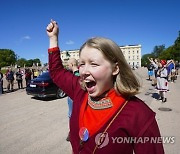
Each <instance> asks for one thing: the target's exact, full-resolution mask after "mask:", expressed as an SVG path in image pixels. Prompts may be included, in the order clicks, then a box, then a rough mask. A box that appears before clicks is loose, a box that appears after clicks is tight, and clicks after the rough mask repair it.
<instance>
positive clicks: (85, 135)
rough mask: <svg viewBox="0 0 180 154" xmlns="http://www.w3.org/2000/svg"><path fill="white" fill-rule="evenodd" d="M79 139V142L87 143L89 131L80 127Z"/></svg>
mask: <svg viewBox="0 0 180 154" xmlns="http://www.w3.org/2000/svg"><path fill="white" fill-rule="evenodd" d="M79 137H80V139H81V141H87V140H88V138H89V131H88V129H87V128H85V127H81V128H80V130H79Z"/></svg>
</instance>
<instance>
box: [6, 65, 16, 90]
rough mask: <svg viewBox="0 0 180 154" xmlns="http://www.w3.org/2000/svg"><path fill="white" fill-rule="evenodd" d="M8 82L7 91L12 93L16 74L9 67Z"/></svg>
mask: <svg viewBox="0 0 180 154" xmlns="http://www.w3.org/2000/svg"><path fill="white" fill-rule="evenodd" d="M6 80H7V82H8V84H7V90H8V92H9V91H10V88H11V91H14V72H13V71H12V68H11V67H8V70H7V72H6Z"/></svg>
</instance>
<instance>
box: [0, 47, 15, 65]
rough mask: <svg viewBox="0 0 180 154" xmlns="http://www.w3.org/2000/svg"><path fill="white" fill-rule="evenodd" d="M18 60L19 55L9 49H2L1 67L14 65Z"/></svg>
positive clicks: (0, 55)
mask: <svg viewBox="0 0 180 154" xmlns="http://www.w3.org/2000/svg"><path fill="white" fill-rule="evenodd" d="M16 60H17V55H16V54H15V52H14V51H12V50H9V49H0V67H4V66H10V65H14V64H15V63H16Z"/></svg>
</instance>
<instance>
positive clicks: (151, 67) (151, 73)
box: [147, 59, 154, 81]
mask: <svg viewBox="0 0 180 154" xmlns="http://www.w3.org/2000/svg"><path fill="white" fill-rule="evenodd" d="M152 60H153V59H152ZM147 69H148V77H149V80H150V81H152V76H153V75H154V65H153V64H152V63H151V62H150V63H149V64H148V66H147Z"/></svg>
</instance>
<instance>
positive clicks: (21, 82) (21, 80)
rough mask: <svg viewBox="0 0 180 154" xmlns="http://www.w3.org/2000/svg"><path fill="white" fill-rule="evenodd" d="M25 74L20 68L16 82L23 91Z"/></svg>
mask: <svg viewBox="0 0 180 154" xmlns="http://www.w3.org/2000/svg"><path fill="white" fill-rule="evenodd" d="M22 77H23V73H22V71H21V69H20V68H18V71H17V72H16V80H17V83H18V88H19V89H23V78H22Z"/></svg>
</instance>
